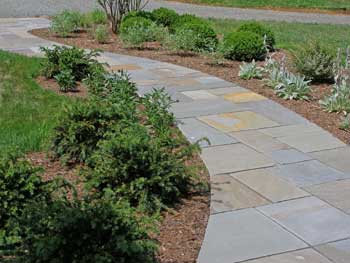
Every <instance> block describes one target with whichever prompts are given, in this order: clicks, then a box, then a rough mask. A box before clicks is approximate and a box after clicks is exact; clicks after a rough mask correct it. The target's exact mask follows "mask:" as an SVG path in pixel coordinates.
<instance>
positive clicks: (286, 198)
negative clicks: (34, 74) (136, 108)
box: [0, 19, 350, 263]
mask: <svg viewBox="0 0 350 263" xmlns="http://www.w3.org/2000/svg"><path fill="white" fill-rule="evenodd" d="M48 24H49V22H48V21H47V20H44V19H0V48H1V49H5V50H9V51H12V52H18V53H22V54H27V55H40V53H39V47H40V46H50V45H52V44H53V43H51V42H48V41H46V40H42V39H39V38H37V37H35V36H32V35H30V34H28V33H27V31H28V30H30V29H33V28H40V27H47V26H48ZM101 61H104V62H107V63H109V64H110V65H111V66H112V67H113V68H114V69H121V68H124V69H128V70H129V72H130V73H131V76H132V78H133V80H134V81H135V82H136V83H137V84H138V87H139V93H140V95H143V94H145V93H147V92H149V91H151V90H152V89H153V88H161V87H165V89H166V91H168V93H169V94H170V95H171V96H172V97H173V98H174V99H177V100H178V101H179V102H178V103H176V104H175V105H174V106H173V108H172V111H173V112H174V113H175V115H176V117H177V118H178V119H179V121H180V123H179V127H180V129H181V130H182V132H183V133H184V135H185V136H186V137H187V138H188V140H189V141H191V142H195V141H197V140H198V139H200V138H202V137H203V136H204V137H207V138H208V139H209V140H210V141H211V144H210V145H208V144H207V143H204V142H203V143H202V147H203V152H202V158H203V161H204V162H205V164H206V166H207V168H208V170H209V172H210V176H211V183H212V185H211V191H212V199H211V216H210V219H209V223H208V227H207V231H206V235H205V239H204V242H203V246H202V249H201V251H200V254H199V258H198V262H199V263H216V262H217V263H235V262H247V263H299V262H305V263H331V262H333V263H349V262H350V161H349V160H350V148H349V147H348V146H347V145H345V144H344V143H343V142H341V141H339V140H338V139H336V138H335V137H333V136H332V135H331V134H329V133H328V132H326V131H324V130H322V129H321V128H320V127H318V126H316V125H314V124H312V123H310V122H309V121H307V120H306V119H304V118H302V117H301V116H299V115H297V114H296V113H294V112H291V111H289V110H288V109H286V108H284V107H282V106H280V105H279V104H277V103H275V102H273V101H271V100H268V99H266V98H264V97H262V96H260V95H258V94H255V93H252V92H251V91H249V90H247V89H245V88H243V87H240V86H238V85H236V84H234V83H230V82H227V81H224V80H221V79H219V78H216V77H213V76H209V75H207V74H204V73H201V72H198V71H196V70H192V69H188V68H184V67H180V66H176V65H172V64H168V63H163V62H158V61H154V60H150V59H145V58H138V57H131V56H125V55H118V54H112V53H103V55H102V57H101ZM0 63H1V61H0Z"/></svg>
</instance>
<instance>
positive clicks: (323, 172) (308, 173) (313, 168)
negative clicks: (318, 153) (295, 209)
mask: <svg viewBox="0 0 350 263" xmlns="http://www.w3.org/2000/svg"><path fill="white" fill-rule="evenodd" d="M277 171H278V174H279V175H280V176H282V177H283V178H284V179H287V180H289V181H291V182H292V183H294V184H295V185H297V186H301V187H306V186H311V185H317V184H322V183H327V182H332V181H335V180H339V179H347V178H350V175H348V174H344V173H342V172H339V171H337V170H335V169H333V168H331V167H328V166H326V165H324V164H323V163H320V162H319V161H315V160H313V161H307V162H301V163H293V164H287V165H283V166H279V167H278V168H277Z"/></svg>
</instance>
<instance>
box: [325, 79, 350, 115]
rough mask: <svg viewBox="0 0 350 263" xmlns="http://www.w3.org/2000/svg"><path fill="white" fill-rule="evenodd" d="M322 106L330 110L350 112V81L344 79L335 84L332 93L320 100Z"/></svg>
mask: <svg viewBox="0 0 350 263" xmlns="http://www.w3.org/2000/svg"><path fill="white" fill-rule="evenodd" d="M320 104H321V105H322V107H323V108H324V109H325V110H326V111H328V112H342V113H344V114H345V115H347V114H348V113H350V82H349V79H342V80H341V81H340V82H339V83H338V84H337V83H336V84H334V85H333V88H332V93H331V94H330V95H328V96H326V97H325V98H324V99H323V100H321V101H320Z"/></svg>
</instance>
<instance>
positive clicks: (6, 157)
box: [0, 152, 49, 258]
mask: <svg viewBox="0 0 350 263" xmlns="http://www.w3.org/2000/svg"><path fill="white" fill-rule="evenodd" d="M40 171H41V169H40V168H35V167H34V166H33V165H32V164H31V163H29V162H28V161H27V160H26V159H25V158H24V156H23V155H21V154H19V153H17V152H5V153H4V152H2V153H1V155H0V201H1V202H0V258H1V252H3V251H4V247H6V246H7V245H10V244H12V243H16V241H18V239H17V237H16V236H17V234H18V233H17V229H11V230H10V227H9V225H10V224H9V222H10V219H15V218H17V217H19V216H21V215H22V213H23V209H24V208H25V207H26V205H27V203H28V202H31V201H33V200H38V199H45V198H47V196H48V193H49V188H48V183H45V182H43V181H42V179H41V177H40V175H39V173H40Z"/></svg>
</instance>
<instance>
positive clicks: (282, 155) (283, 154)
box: [270, 149, 313, 164]
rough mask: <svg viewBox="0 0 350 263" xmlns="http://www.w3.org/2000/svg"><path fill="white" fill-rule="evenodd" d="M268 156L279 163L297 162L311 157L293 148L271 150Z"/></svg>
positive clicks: (308, 159)
mask: <svg viewBox="0 0 350 263" xmlns="http://www.w3.org/2000/svg"><path fill="white" fill-rule="evenodd" d="M270 156H271V157H272V159H274V160H275V161H276V162H278V163H279V164H289V163H298V162H302V161H310V160H312V159H313V158H312V157H311V156H310V155H307V154H305V153H302V152H299V151H297V150H295V149H282V150H276V151H272V152H271V153H270Z"/></svg>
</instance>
